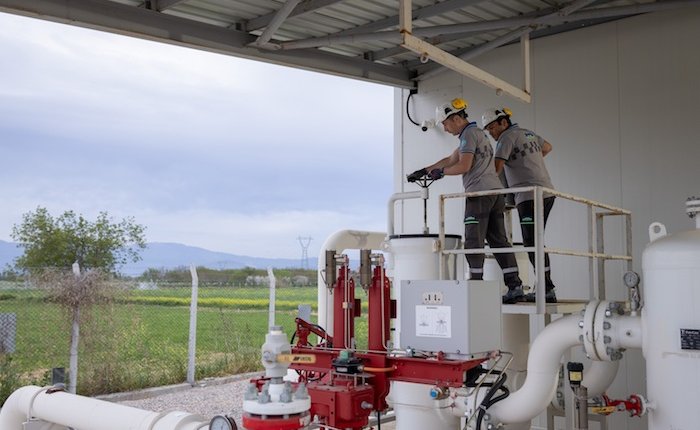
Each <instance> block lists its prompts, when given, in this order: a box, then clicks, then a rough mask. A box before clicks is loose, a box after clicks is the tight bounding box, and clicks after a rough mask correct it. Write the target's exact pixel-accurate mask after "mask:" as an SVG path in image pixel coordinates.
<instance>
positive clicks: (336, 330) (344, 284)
mask: <svg viewBox="0 0 700 430" xmlns="http://www.w3.org/2000/svg"><path fill="white" fill-rule="evenodd" d="M355 305H356V303H355V280H354V279H352V277H351V276H350V269H349V267H348V266H347V265H342V266H341V267H340V270H339V271H338V280H337V281H336V283H335V288H334V289H333V315H334V316H333V348H338V349H345V348H349V347H351V346H352V345H350V341H351V340H352V339H354V338H355V316H356V312H357V311H358V310H359V309H355V307H356V306H355Z"/></svg>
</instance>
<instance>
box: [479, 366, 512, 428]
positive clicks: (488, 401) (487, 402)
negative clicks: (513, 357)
mask: <svg viewBox="0 0 700 430" xmlns="http://www.w3.org/2000/svg"><path fill="white" fill-rule="evenodd" d="M506 379H508V375H507V374H506V373H501V376H500V377H499V378H498V379H497V380H496V383H495V384H494V385H493V386H492V387H491V389H490V390H489V391H488V392H487V393H486V395H485V396H484V399H483V400H482V401H481V406H479V414H478V415H477V417H476V430H481V422H482V421H483V420H484V415H486V409H488V408H489V406H491V405H492V404H493V403H495V402H496V400H492V397H493V395H494V394H496V392H497V391H498V390H500V389H501V387H503V384H505V382H506ZM506 389H507V388H506ZM506 393H507V394H506ZM506 393H504V394H505V397H503V395H501V396H498V397H497V398H496V399H498V400H503V399H505V398H506V397H508V394H510V391H507V392H506Z"/></svg>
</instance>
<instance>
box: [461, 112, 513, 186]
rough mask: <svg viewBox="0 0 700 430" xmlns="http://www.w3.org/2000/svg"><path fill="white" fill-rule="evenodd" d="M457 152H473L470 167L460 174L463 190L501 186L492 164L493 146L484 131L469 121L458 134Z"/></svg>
mask: <svg viewBox="0 0 700 430" xmlns="http://www.w3.org/2000/svg"><path fill="white" fill-rule="evenodd" d="M459 152H460V153H462V154H467V153H471V154H474V161H473V162H472V167H471V169H469V170H468V171H467V172H466V173H465V174H463V175H462V183H463V184H464V191H466V192H472V191H485V190H496V189H501V188H503V185H502V184H501V181H500V180H499V179H498V175H497V174H496V168H495V167H494V164H493V147H492V146H491V142H490V141H489V138H488V137H486V133H484V131H483V130H482V129H480V128H479V127H477V126H476V123H475V122H470V123H469V124H468V125H467V126H466V127H464V130H462V132H461V133H460V134H459Z"/></svg>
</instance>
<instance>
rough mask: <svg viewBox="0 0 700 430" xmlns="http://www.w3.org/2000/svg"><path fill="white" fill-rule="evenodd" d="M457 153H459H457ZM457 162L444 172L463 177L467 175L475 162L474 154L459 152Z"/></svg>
mask: <svg viewBox="0 0 700 430" xmlns="http://www.w3.org/2000/svg"><path fill="white" fill-rule="evenodd" d="M455 152H457V151H455ZM457 155H458V157H457V162H456V163H454V164H452V165H451V166H449V167H446V168H445V170H444V171H443V173H444V174H446V175H463V174H465V173H467V172H468V171H469V170H470V169H471V168H472V164H473V162H474V154H473V153H471V152H459V153H457Z"/></svg>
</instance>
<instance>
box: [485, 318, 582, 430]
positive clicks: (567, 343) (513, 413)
mask: <svg viewBox="0 0 700 430" xmlns="http://www.w3.org/2000/svg"><path fill="white" fill-rule="evenodd" d="M580 320H581V317H580V316H578V315H569V316H566V317H563V318H560V319H558V320H556V321H554V322H552V323H551V324H549V325H548V326H547V327H545V329H544V330H542V332H541V333H540V334H539V335H538V336H537V337H536V338H535V341H534V342H533V344H532V347H531V348H530V354H529V355H528V359H527V379H526V380H525V383H524V384H523V386H522V388H521V389H519V390H518V391H516V392H514V393H512V394H511V395H510V396H509V397H507V398H506V399H504V400H502V401H500V402H498V403H496V404H495V405H493V406H491V407H490V408H489V409H488V414H489V415H490V416H491V422H500V423H503V424H511V423H522V422H526V421H530V420H531V419H533V418H534V417H536V416H537V414H539V413H540V412H541V411H543V410H545V409H546V408H547V405H548V404H549V403H550V402H551V401H552V398H554V395H555V394H556V390H557V380H558V375H559V366H560V361H561V356H562V355H563V354H564V353H565V352H566V351H567V350H568V349H569V348H571V347H573V346H575V345H578V344H579V343H580V342H579V335H580V334H581V329H580V328H579V325H578V324H579V321H580Z"/></svg>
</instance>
